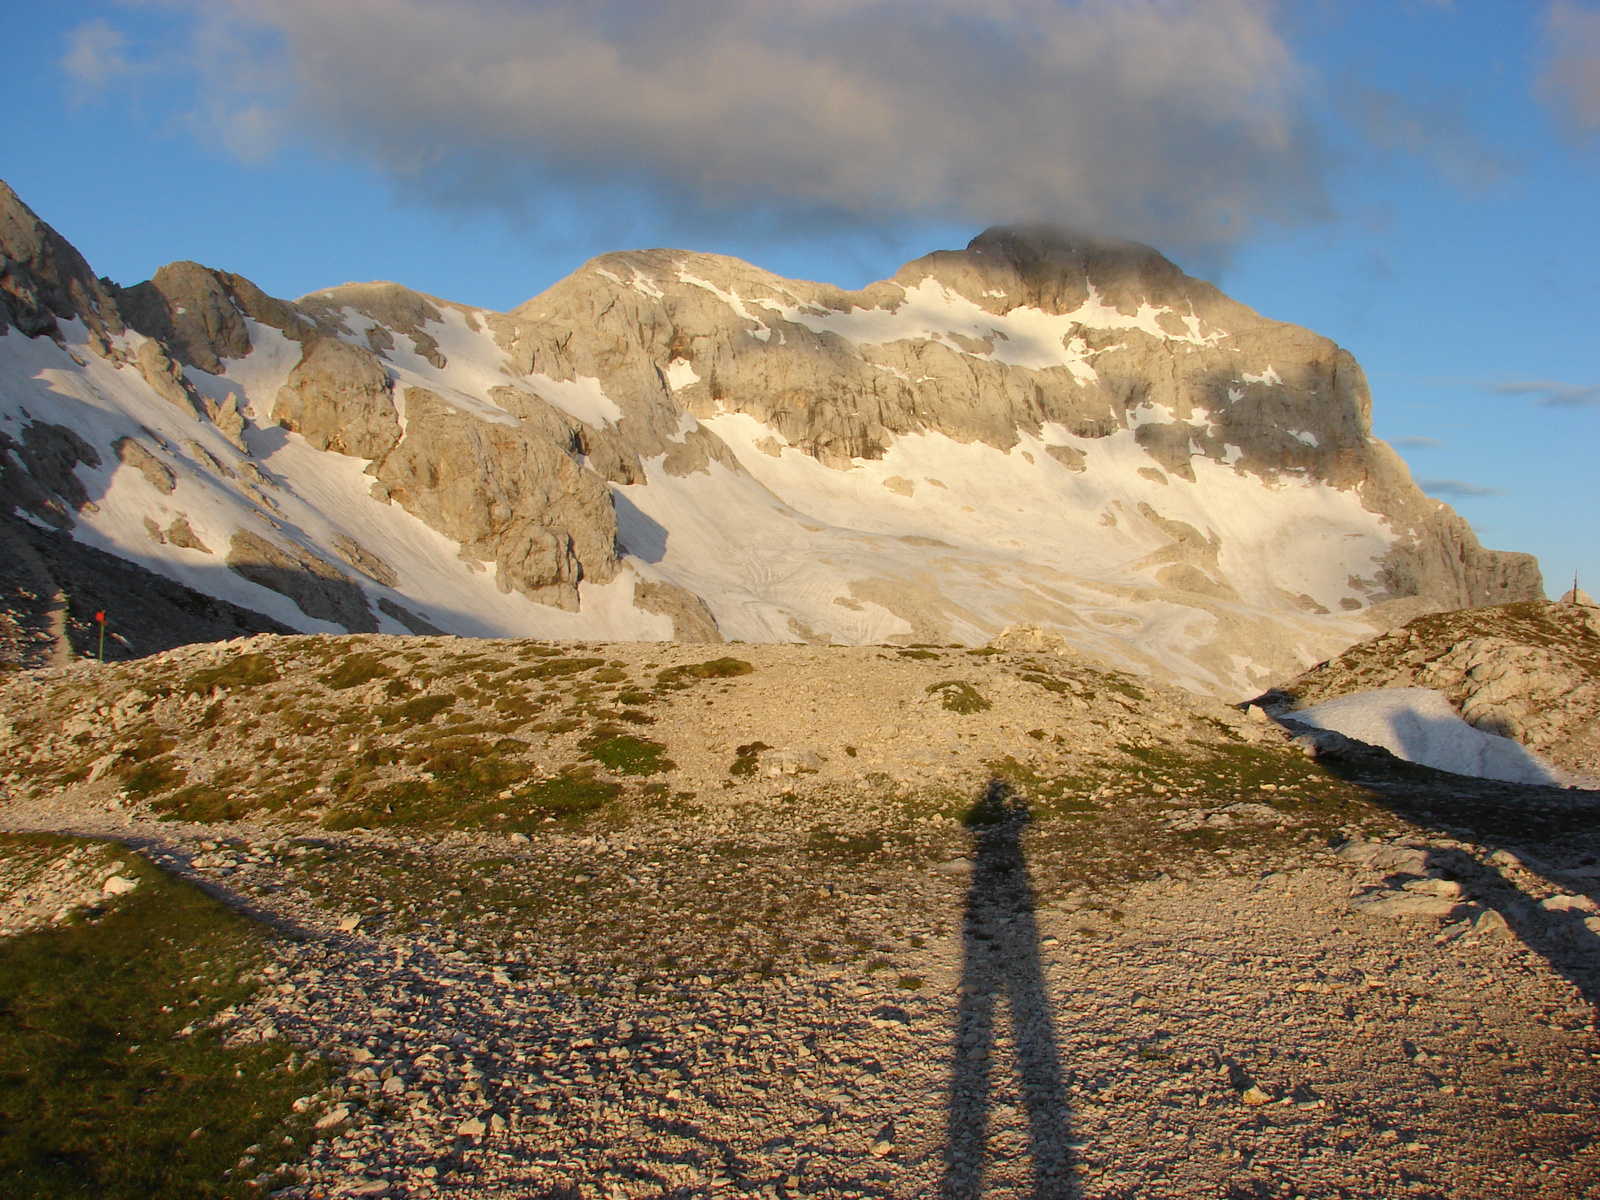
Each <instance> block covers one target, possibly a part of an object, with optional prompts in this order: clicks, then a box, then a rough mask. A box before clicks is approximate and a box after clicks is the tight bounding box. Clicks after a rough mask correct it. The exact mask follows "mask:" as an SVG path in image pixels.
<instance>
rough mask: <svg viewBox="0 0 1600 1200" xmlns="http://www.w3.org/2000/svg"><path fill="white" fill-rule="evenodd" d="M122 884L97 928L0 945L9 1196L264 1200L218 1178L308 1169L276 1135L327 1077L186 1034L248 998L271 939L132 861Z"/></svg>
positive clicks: (271, 1052)
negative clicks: (129, 883)
mask: <svg viewBox="0 0 1600 1200" xmlns="http://www.w3.org/2000/svg"><path fill="white" fill-rule="evenodd" d="M57 841H58V844H59V845H60V846H61V847H62V849H65V848H66V847H67V846H69V845H71V844H72V843H71V842H70V841H69V840H68V839H64V838H63V839H58V840H57ZM16 846H17V839H12V838H0V853H8V852H12V851H14V850H15V848H16ZM122 873H123V874H124V875H131V876H135V877H137V878H138V879H139V888H138V890H137V891H135V892H133V893H131V894H129V895H127V896H124V897H121V898H120V899H119V900H117V901H116V902H115V903H113V904H111V905H109V906H108V907H107V908H106V910H105V911H104V912H103V913H102V914H101V915H100V916H99V917H97V918H91V919H88V920H83V921H78V922H75V923H69V924H66V925H63V926H60V927H57V928H54V929H49V930H41V931H38V932H35V933H30V934H24V935H22V936H20V937H16V938H11V939H7V940H6V941H4V942H0V1024H3V1027H4V1029H5V1036H4V1037H3V1038H0V1193H4V1194H5V1195H8V1196H17V1197H23V1196H28V1197H41V1198H43V1197H50V1198H54V1197H63V1198H65V1197H81V1196H95V1197H99V1198H104V1200H121V1198H123V1197H126V1198H128V1200H133V1198H135V1197H137V1198H139V1200H168V1198H171V1200H190V1198H193V1197H202V1198H203V1197H242V1196H252V1195H259V1194H261V1193H262V1189H252V1188H249V1187H248V1186H247V1185H246V1183H245V1182H244V1180H243V1179H241V1180H240V1181H239V1182H237V1183H231V1182H228V1181H227V1180H225V1179H224V1177H223V1172H224V1171H227V1170H230V1169H233V1168H235V1167H236V1164H237V1163H238V1162H239V1159H240V1158H241V1156H243V1155H245V1154H246V1152H247V1150H248V1148H249V1147H252V1146H258V1147H259V1149H257V1150H255V1151H254V1152H253V1153H254V1157H255V1162H254V1163H253V1164H252V1165H251V1166H250V1167H249V1168H248V1169H247V1170H245V1171H241V1172H239V1174H241V1175H243V1176H254V1175H256V1174H257V1173H258V1172H271V1171H273V1170H274V1169H275V1168H276V1167H277V1166H278V1165H279V1164H280V1163H282V1162H284V1161H289V1160H293V1159H297V1158H299V1157H300V1154H301V1151H302V1149H303V1148H304V1146H305V1143H306V1137H307V1132H306V1127H305V1122H304V1121H302V1120H300V1119H298V1118H297V1119H294V1120H293V1121H292V1122H291V1123H290V1124H289V1125H287V1126H285V1125H284V1124H283V1123H282V1122H283V1121H284V1120H285V1119H286V1118H288V1117H289V1116H290V1113H291V1106H292V1104H293V1101H294V1099H295V1097H297V1096H299V1095H302V1094H305V1093H307V1092H314V1091H316V1090H318V1089H319V1088H320V1087H321V1086H322V1085H323V1083H324V1082H325V1081H326V1072H325V1069H324V1068H323V1067H321V1066H320V1065H317V1064H315V1063H313V1064H312V1065H311V1066H309V1067H308V1068H306V1069H302V1070H300V1071H293V1070H291V1069H290V1066H289V1063H290V1052H291V1048H290V1047H289V1046H286V1045H284V1044H283V1043H281V1042H265V1043H257V1044H254V1045H250V1046H244V1047H239V1048H234V1049H229V1048H227V1047H224V1046H223V1044H222V1040H221V1038H220V1036H219V1035H218V1034H216V1033H214V1032H206V1031H201V1032H197V1033H193V1034H191V1035H189V1036H183V1037H180V1036H178V1032H179V1030H180V1029H182V1028H183V1027H185V1026H186V1025H189V1024H190V1023H196V1024H198V1023H199V1022H200V1021H202V1020H204V1019H205V1018H208V1017H210V1016H211V1015H212V1014H214V1013H216V1012H217V1011H218V1010H220V1009H222V1008H225V1007H227V1006H229V1005H234V1004H238V1003H240V1002H242V1001H243V1000H245V999H246V998H247V997H248V996H249V994H250V993H251V992H252V991H253V990H254V987H253V985H252V984H251V983H250V982H249V981H248V980H249V977H250V976H251V975H252V974H253V973H254V972H255V971H257V970H259V969H260V968H261V967H262V966H263V965H264V964H265V961H266V956H265V953H264V951H263V938H264V935H263V932H262V931H261V930H260V929H259V928H258V927H257V926H255V925H253V924H251V923H250V922H249V921H247V920H246V919H245V918H243V917H240V916H238V915H237V914H235V913H233V912H230V911H229V910H228V909H226V908H224V907H223V906H222V905H220V904H218V903H217V902H216V901H214V900H212V899H211V898H210V897H208V896H206V895H205V894H204V893H203V892H201V891H200V890H199V889H197V888H194V887H191V886H189V885H187V884H184V883H180V882H179V881H177V880H174V879H170V878H168V877H167V876H165V875H163V874H162V873H161V872H159V871H157V870H156V869H155V868H154V867H152V866H150V865H149V864H148V863H145V862H144V861H143V860H141V859H139V858H137V857H132V858H131V859H130V860H129V862H128V864H127V866H126V867H125V868H124V869H123V872H122ZM191 1001H198V1002H199V1003H198V1004H197V1005H191ZM163 1008H166V1009H169V1010H170V1011H167V1012H163V1011H162V1009H163ZM197 1127H198V1128H199V1129H200V1130H201V1132H200V1133H199V1134H198V1135H194V1131H195V1130H196V1128H197ZM192 1135H193V1136H192ZM286 1135H287V1136H288V1137H289V1138H290V1144H289V1145H284V1144H283V1141H284V1137H285V1136H286ZM278 1186H282V1184H281V1183H280V1184H278Z"/></svg>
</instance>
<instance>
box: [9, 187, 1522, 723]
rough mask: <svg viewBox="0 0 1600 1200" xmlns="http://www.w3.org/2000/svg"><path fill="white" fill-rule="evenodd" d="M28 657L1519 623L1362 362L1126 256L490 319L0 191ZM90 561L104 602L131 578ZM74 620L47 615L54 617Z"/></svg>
mask: <svg viewBox="0 0 1600 1200" xmlns="http://www.w3.org/2000/svg"><path fill="white" fill-rule="evenodd" d="M0 254H3V256H4V257H3V264H0V265H3V273H0V334H3V335H4V336H0V439H4V440H3V442H0V448H3V449H4V451H5V453H4V455H3V456H0V502H3V503H0V508H3V510H4V512H3V515H0V523H3V525H4V533H5V537H6V540H7V544H8V546H9V547H10V553H9V554H8V555H7V556H6V557H7V559H8V560H9V565H8V567H7V571H8V573H9V575H10V578H9V579H8V580H7V583H8V584H9V585H10V586H9V587H8V589H7V591H8V616H9V621H10V626H9V628H8V630H7V640H8V641H9V643H10V645H11V647H12V654H13V657H14V658H16V657H20V658H21V659H22V660H23V661H27V662H30V663H35V662H40V661H45V660H46V659H48V657H49V654H50V652H51V651H52V648H59V647H62V646H64V645H69V644H75V645H77V646H79V647H80V648H82V647H83V645H84V644H85V642H86V641H87V640H88V639H90V638H93V639H96V640H97V639H98V633H99V630H98V629H97V628H96V627H95V623H94V619H93V614H94V613H95V612H99V611H105V612H108V620H109V622H110V625H109V629H110V633H111V636H112V642H111V652H112V654H113V655H114V656H126V655H127V654H130V653H148V652H150V651H153V650H157V649H162V648H166V647H168V646H171V645H175V644H178V643H180V642H182V641H185V640H189V641H195V640H206V639H207V638H211V637H225V636H234V635H236V634H239V633H255V632H284V631H287V630H298V631H301V632H306V633H311V632H326V633H380V632H381V633H390V634H402V633H413V634H423V635H429V634H434V633H448V634H457V635H471V636H487V637H538V638H557V639H600V640H610V641H621V640H662V639H676V640H680V641H694V642H717V641H724V640H730V641H746V642H810V643H818V644H829V643H831V644H850V645H860V644H873V643H900V644H911V643H938V644H946V643H952V642H955V643H961V644H966V645H979V644H982V643H984V642H986V641H987V640H988V639H989V638H990V637H992V636H993V635H994V634H996V633H997V632H999V631H1000V630H1001V629H1002V628H1004V627H1006V626H1008V625H1011V624H1013V623H1016V622H1019V621H1027V622H1034V623H1037V624H1040V625H1043V626H1046V627H1048V628H1050V629H1052V630H1054V631H1056V632H1058V633H1059V634H1061V635H1062V636H1063V637H1065V638H1066V639H1067V640H1068V642H1070V643H1071V644H1072V645H1074V646H1075V647H1077V648H1078V649H1079V650H1081V651H1082V652H1083V653H1085V654H1086V655H1088V656H1090V657H1091V658H1092V659H1093V660H1094V661H1096V662H1098V663H1100V664H1102V665H1103V666H1104V667H1106V668H1107V669H1111V670H1123V671H1130V672H1132V673H1135V674H1139V675H1144V676H1150V677H1155V678H1160V679H1163V680H1166V681H1170V682H1177V683H1179V684H1181V685H1183V686H1185V687H1188V688H1190V689H1192V690H1198V691H1203V692H1207V693H1209V694H1213V695H1217V696H1223V697H1227V698H1241V697H1244V696H1249V695H1253V694H1255V693H1257V692H1259V691H1260V690H1262V688H1264V687H1266V686H1268V685H1270V684H1274V683H1278V682H1282V681H1283V680H1286V679H1288V678H1290V677H1292V676H1294V675H1296V674H1298V673H1299V672H1300V671H1302V670H1304V669H1305V668H1306V667H1308V666H1310V665H1312V664H1313V663H1316V662H1319V661H1321V660H1324V659H1326V658H1328V657H1330V656H1331V655H1333V654H1334V653H1337V652H1338V651H1339V650H1342V649H1343V648H1345V647H1346V646H1349V645H1350V644H1352V643H1355V642H1358V641H1361V640H1363V639H1364V638H1366V637H1368V636H1370V635H1371V634H1372V633H1374V632H1376V631H1379V630H1382V629H1386V628H1389V627H1391V626H1393V625H1395V624H1397V623H1399V622H1401V621H1403V620H1405V619H1408V618H1410V617H1412V616H1415V615H1417V613H1419V612H1424V611H1430V610H1443V609H1459V608H1463V607H1473V606H1481V605H1491V604H1499V603H1506V602H1512V601H1526V600H1534V599H1539V598H1541V596H1542V591H1541V583H1540V578H1539V572H1538V569H1537V566H1536V564H1535V563H1534V561H1533V560H1532V559H1531V558H1530V557H1528V556H1526V555H1520V554H1507V553H1500V552H1494V551H1488V550H1485V549H1483V548H1482V547H1480V546H1479V544H1478V542H1477V540H1476V539H1475V538H1474V536H1473V534H1472V533H1471V531H1470V530H1469V528H1468V527H1467V525H1466V524H1465V522H1463V521H1462V520H1461V519H1460V518H1459V517H1457V516H1456V515H1455V513H1453V512H1452V511H1451V510H1450V509H1449V508H1448V507H1447V506H1445V505H1443V504H1442V503H1440V502H1438V501H1434V500H1431V499H1428V498H1427V497H1425V496H1424V495H1423V494H1422V493H1421V492H1420V491H1419V490H1418V489H1417V487H1416V486H1415V485H1414V484H1413V483H1412V481H1411V479H1410V477H1409V475H1408V473H1407V471H1406V468H1405V467H1404V465H1403V464H1402V463H1401V462H1400V460H1399V459H1398V458H1397V457H1396V456H1395V454H1394V453H1393V452H1392V451H1390V449H1389V448H1388V447H1387V446H1385V445H1384V444H1383V443H1382V442H1380V441H1378V440H1376V439H1375V438H1373V436H1372V434H1371V421H1370V408H1371V398H1370V396H1369V393H1368V389H1367V384H1366V381H1365V378H1364V377H1363V375H1362V372H1361V369H1360V367H1359V366H1358V365H1357V364H1356V363H1355V361H1354V360H1353V359H1352V358H1351V356H1350V355H1349V354H1348V353H1347V352H1345V351H1343V350H1341V349H1340V348H1339V347H1338V346H1336V345H1334V344H1333V343H1332V342H1330V341H1328V340H1327V339H1325V338H1322V337H1318V336H1317V335H1316V334H1313V333H1311V332H1309V331H1307V330H1304V329H1299V328H1296V327H1294V326H1290V325H1285V324H1282V323H1280V322H1276V321H1272V320H1269V319H1267V318H1264V317H1262V316H1260V315H1258V314H1257V313H1255V312H1253V311H1251V310H1250V309H1248V308H1246V307H1245V306H1244V305H1241V304H1238V303H1236V302H1234V301H1232V300H1230V299H1228V298H1227V297H1226V296H1224V295H1223V294H1222V293H1220V292H1219V291H1218V290H1217V289H1216V288H1214V287H1212V286H1211V285H1209V284H1207V283H1204V282H1202V281H1200V280H1197V279H1193V278H1190V277H1189V276H1187V275H1185V274H1183V272H1181V271H1180V270H1178V268H1176V267H1175V266H1174V265H1173V264H1172V263H1170V262H1168V261H1167V260H1166V259H1165V258H1163V257H1162V256H1161V255H1160V254H1158V253H1157V252H1156V251H1154V250H1152V249H1150V248H1148V247H1145V246H1140V245H1135V244H1131V243H1124V242H1112V241H1106V240H1103V239H1096V238H1092V237H1086V236H1069V235H1065V234H1060V233H1055V232H1051V231H1046V230H1037V229H1027V228H998V229H991V230H989V231H988V232H986V233H984V234H982V235H981V236H979V237H978V238H976V239H974V240H973V242H972V243H971V244H970V245H969V246H968V247H967V248H966V249H965V250H960V251H949V252H940V253H936V254H931V255H928V256H926V257H924V258H921V259H918V260H916V261H915V262H912V263H909V264H907V265H906V266H905V267H904V268H902V269H901V270H900V272H899V273H898V274H896V276H895V277H894V278H893V279H891V280H886V281H883V282H880V283H876V284H873V285H872V286H870V287H868V288H866V289H864V290H863V291H860V292H844V291H841V290H840V289H838V288H834V287H830V286H827V285H823V284H817V283H808V282H802V281H796V280H787V279H781V278H779V277H777V276H774V275H771V274H769V273H767V272H765V271H762V270H760V269H758V268H756V267H753V266H750V265H749V264H747V263H742V262H739V261H736V260H734V259H729V258H722V257H717V256H712V255H705V254H695V253H690V252H687V251H678V250H649V251H639V252H629V253H620V254H610V255H606V256H603V257H601V258H598V259H595V260H594V261H593V262H590V263H588V264H586V265H585V266H584V267H583V268H582V269H580V270H579V271H577V272H576V273H575V274H573V275H572V276H570V277H569V278H567V279H565V280H563V281H561V282H560V283H558V284H556V285H555V286H554V287H552V288H550V289H549V290H548V291H546V292H544V293H543V294H542V295H539V296H536V297H534V298H533V299H532V300H529V301H528V302H527V303H526V304H523V305H521V306H520V307H518V308H516V309H514V310H513V311H511V312H509V313H498V312H490V311H486V310H483V309H480V308H474V307H471V306H467V305H461V304H456V303H452V302H449V301H446V300H441V299H438V298H435V297H430V296H424V295H421V294H419V293H417V292H413V291H410V290H408V289H407V288H405V287H403V286H400V285H398V284H391V283H364V284H347V285H344V286H340V287H334V288H330V289H328V290H326V291H321V292H315V293H312V294H311V295H308V296H304V297H301V298H300V299H299V300H297V301H293V302H288V301H284V300H279V299H275V298H273V297H270V296H268V295H266V294H264V293H263V292H262V291H261V290H260V289H259V288H257V287H256V286H255V285H253V284H252V283H250V281H249V280H247V279H244V278H242V277H240V276H238V275H234V274H230V273H229V272H227V271H225V270H219V269H213V268H210V267H203V266H200V265H198V264H196V263H188V262H182V263H173V264H170V265H168V266H166V267H163V268H162V269H161V270H159V271H157V272H156V274H155V277H154V278H153V279H150V280H148V281H146V282H143V283H138V284H135V285H133V286H131V287H121V286H118V285H116V284H114V283H112V282H110V281H109V280H104V279H100V278H97V277H96V276H95V275H94V273H93V271H92V269H91V268H90V267H89V265H88V264H87V263H86V262H85V261H84V260H83V258H82V256H81V255H79V254H78V253H77V252H76V251H75V250H74V249H73V248H72V247H71V246H70V245H68V244H67V243H66V242H65V241H64V240H63V239H62V238H61V237H60V236H59V235H58V234H57V233H55V231H53V230H52V229H51V228H50V227H49V226H48V225H46V224H44V223H43V222H42V221H40V220H39V219H38V218H37V217H36V216H35V215H34V214H33V213H32V212H31V211H30V210H29V209H28V208H27V207H26V206H25V205H24V204H23V203H22V201H21V200H20V199H19V198H18V197H17V196H16V195H15V194H13V193H12V192H11V191H10V190H8V189H6V188H5V187H4V185H0ZM110 576H116V578H115V579H112V578H110ZM58 593H59V594H60V596H61V597H62V598H57V597H58Z"/></svg>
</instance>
